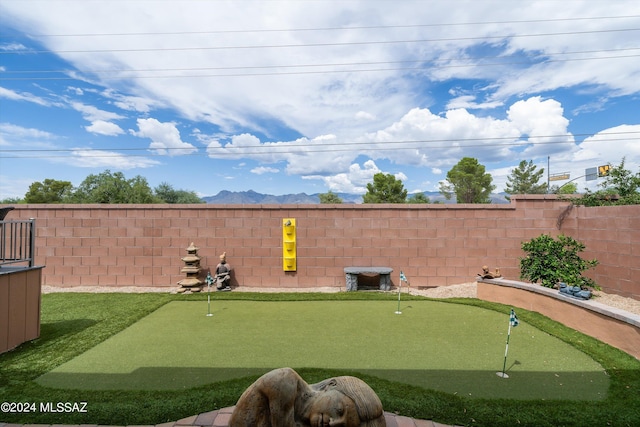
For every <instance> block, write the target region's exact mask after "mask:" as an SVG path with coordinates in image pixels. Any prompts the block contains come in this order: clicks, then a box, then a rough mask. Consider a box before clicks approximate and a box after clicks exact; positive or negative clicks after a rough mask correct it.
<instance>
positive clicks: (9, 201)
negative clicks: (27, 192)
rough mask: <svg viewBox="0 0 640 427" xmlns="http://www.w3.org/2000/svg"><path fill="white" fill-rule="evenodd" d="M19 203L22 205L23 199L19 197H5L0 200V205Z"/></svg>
mask: <svg viewBox="0 0 640 427" xmlns="http://www.w3.org/2000/svg"><path fill="white" fill-rule="evenodd" d="M20 203H24V199H21V198H20V197H7V198H6V199H2V200H0V205H17V204H20Z"/></svg>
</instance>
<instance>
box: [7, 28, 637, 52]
mask: <svg viewBox="0 0 640 427" xmlns="http://www.w3.org/2000/svg"><path fill="white" fill-rule="evenodd" d="M633 31H640V28H617V29H608V30H590V31H566V32H558V33H539V34H509V35H499V36H482V37H451V38H436V39H408V40H372V41H362V42H325V43H302V44H274V45H237V46H204V47H175V48H172V47H162V48H123V49H69V50H20V51H15V50H11V51H0V55H25V54H45V53H46V54H50V53H54V54H63V53H66V54H68V53H118V52H119V53H123V52H188V51H198V50H235V49H282V48H300V47H305V48H308V47H329V46H364V45H383V44H399V43H436V42H452V41H481V40H496V39H513V38H527V37H549V36H571V35H585V34H603V33H618V32H633Z"/></svg>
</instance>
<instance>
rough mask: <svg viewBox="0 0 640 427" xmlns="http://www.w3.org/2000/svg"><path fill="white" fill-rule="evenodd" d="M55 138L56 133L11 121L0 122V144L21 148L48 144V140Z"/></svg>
mask: <svg viewBox="0 0 640 427" xmlns="http://www.w3.org/2000/svg"><path fill="white" fill-rule="evenodd" d="M55 139H57V137H56V135H54V134H52V133H50V132H45V131H43V130H40V129H35V128H25V127H22V126H18V125H14V124H11V123H0V145H3V146H20V147H21V148H26V147H29V146H30V147H34V146H39V147H43V146H48V145H49V141H53V140H55Z"/></svg>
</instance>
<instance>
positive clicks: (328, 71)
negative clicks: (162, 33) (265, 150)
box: [0, 54, 640, 81]
mask: <svg viewBox="0 0 640 427" xmlns="http://www.w3.org/2000/svg"><path fill="white" fill-rule="evenodd" d="M639 56H640V54H638V55H617V56H599V57H591V58H570V59H569V58H567V59H548V60H543V61H540V62H534V63H532V62H531V61H511V62H495V63H484V64H482V63H481V64H459V65H434V66H432V65H429V64H425V65H424V66H419V67H396V68H369V69H346V70H318V71H284V72H271V73H269V72H264V73H233V74H189V75H179V74H175V75H147V76H140V75H137V76H136V75H133V76H101V77H100V78H101V79H102V80H118V79H123V78H127V79H173V78H180V79H184V78H205V77H206V78H210V77H252V76H253V77H260V76H294V75H309V74H337V73H363V72H382V71H419V70H426V69H429V70H444V69H451V68H469V67H474V68H476V67H497V66H507V65H539V64H549V63H555V62H573V61H598V60H603V59H622V58H637V57H639ZM400 62H402V61H400ZM68 72H69V73H72V74H76V76H67V77H1V75H0V81H17V80H29V81H35V80H43V81H44V80H77V79H78V78H79V77H80V74H83V75H85V74H92V73H91V72H83V71H71V70H70V71H68ZM159 72H161V71H159Z"/></svg>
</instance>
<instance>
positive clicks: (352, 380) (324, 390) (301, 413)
mask: <svg viewBox="0 0 640 427" xmlns="http://www.w3.org/2000/svg"><path fill="white" fill-rule="evenodd" d="M329 425H331V426H342V427H386V425H387V424H386V421H385V418H384V411H383V409H382V403H381V402H380V399H379V398H378V396H377V395H376V394H375V392H374V391H373V390H372V389H371V387H369V386H368V385H367V384H366V383H365V382H364V381H362V380H361V379H359V378H356V377H349V376H343V377H335V378H329V379H327V380H324V381H321V382H319V383H317V384H307V383H306V382H305V381H304V380H303V379H302V377H300V375H298V373H297V372H296V371H294V370H293V369H291V368H280V369H275V370H273V371H270V372H267V373H266V374H264V375H263V376H262V377H260V378H258V379H257V380H256V382H254V383H253V384H252V385H251V386H249V388H247V389H246V390H245V391H244V393H243V394H242V396H240V399H239V400H238V403H237V404H236V407H235V410H234V411H233V414H231V419H230V421H229V427H307V426H309V427H310V426H314V427H315V426H329Z"/></svg>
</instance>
